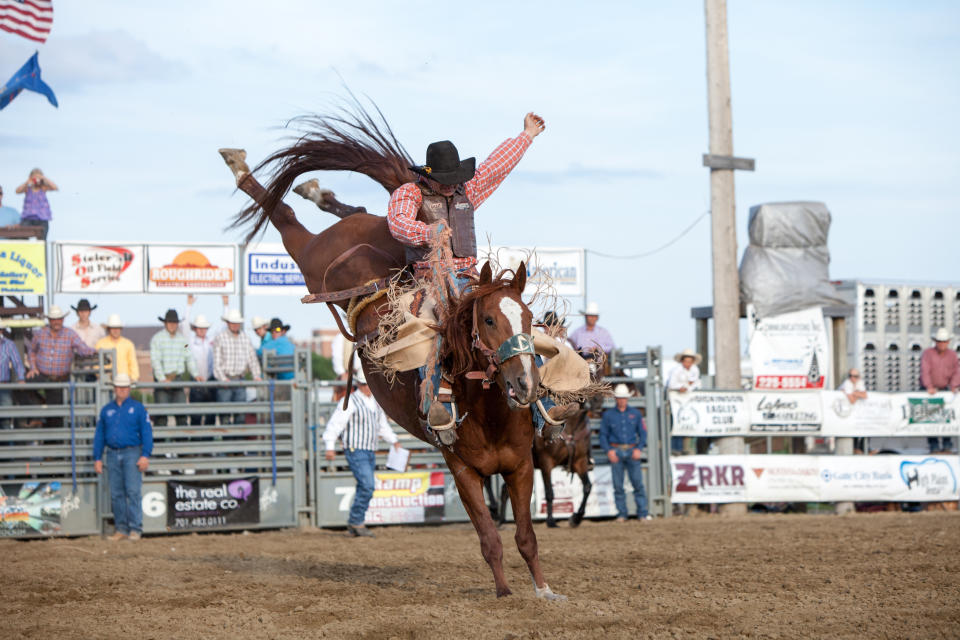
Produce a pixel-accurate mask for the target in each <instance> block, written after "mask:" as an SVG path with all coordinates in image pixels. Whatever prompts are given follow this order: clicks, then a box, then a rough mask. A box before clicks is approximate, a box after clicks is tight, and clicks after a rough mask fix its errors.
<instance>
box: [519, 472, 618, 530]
mask: <svg viewBox="0 0 960 640" xmlns="http://www.w3.org/2000/svg"><path fill="white" fill-rule="evenodd" d="M588 476H589V478H590V484H591V487H590V495H589V496H587V507H586V510H585V511H584V517H586V518H604V517H608V516H615V515H617V505H616V504H615V503H614V501H613V477H612V475H611V469H610V467H609V466H607V465H601V466H598V467H596V468H595V469H594V470H593V471H590V472H588ZM550 480H551V484H553V517H554V518H556V519H558V520H560V519H562V518H569V517H570V516H571V515H573V513H574V512H575V511H576V510H577V509H579V508H580V503H581V502H582V501H583V483H581V482H580V478H579V477H578V476H576V475H571V474H570V473H569V472H567V471H566V470H565V469H561V468H559V467H555V468H554V469H553V472H552V474H551V476H550ZM625 486H626V487H627V488H628V490H629V487H630V483H629V482H626V483H625ZM533 505H534V510H533V517H534V519H545V518H546V517H547V495H546V492H545V491H544V486H543V474H541V473H536V474H534V486H533Z"/></svg>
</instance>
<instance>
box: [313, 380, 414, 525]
mask: <svg viewBox="0 0 960 640" xmlns="http://www.w3.org/2000/svg"><path fill="white" fill-rule="evenodd" d="M354 383H355V384H356V386H357V389H356V391H354V392H353V394H351V396H350V402H349V406H348V407H347V408H346V409H344V408H343V404H342V403H338V404H337V408H336V409H335V410H334V412H333V414H332V415H331V416H330V419H329V420H328V421H327V427H326V429H324V431H323V442H324V443H325V444H326V459H327V460H334V459H335V458H336V457H337V453H336V442H337V439H338V438H339V439H340V440H341V441H342V442H343V455H344V457H345V458H346V459H347V464H348V465H350V471H352V472H353V477H354V478H356V480H357V490H356V493H354V495H353V504H352V505H351V506H350V515H349V517H348V518H347V531H348V532H349V533H350V535H351V536H355V537H357V536H362V537H373V534H372V533H371V532H370V530H369V529H367V527H366V526H364V524H363V521H364V520H365V519H366V514H367V507H368V506H369V504H370V498H372V497H373V489H374V485H375V478H374V475H373V471H374V468H375V467H376V450H377V439H378V438H383V439H384V440H386V441H387V442H388V443H389V444H392V445H393V447H394V448H395V449H399V448H400V442H399V441H398V440H397V434H395V433H394V432H393V429H391V428H390V423H389V422H387V416H386V414H385V413H384V412H383V409H381V408H380V405H379V404H377V401H376V399H374V397H373V393H372V392H371V391H370V387H368V386H367V381H366V378H364V375H363V372H362V371H360V372H357V373H356V374H354Z"/></svg>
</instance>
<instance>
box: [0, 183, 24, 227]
mask: <svg viewBox="0 0 960 640" xmlns="http://www.w3.org/2000/svg"><path fill="white" fill-rule="evenodd" d="M18 224H20V212H19V211H17V210H16V209H14V208H13V207H5V206H3V188H2V187H0V227H12V226H14V225H18Z"/></svg>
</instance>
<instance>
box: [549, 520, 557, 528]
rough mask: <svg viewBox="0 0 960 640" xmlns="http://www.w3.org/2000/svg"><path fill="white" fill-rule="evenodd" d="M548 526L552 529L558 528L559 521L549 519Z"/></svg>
mask: <svg viewBox="0 0 960 640" xmlns="http://www.w3.org/2000/svg"><path fill="white" fill-rule="evenodd" d="M547 527H549V528H550V529H556V528H557V521H556V520H547Z"/></svg>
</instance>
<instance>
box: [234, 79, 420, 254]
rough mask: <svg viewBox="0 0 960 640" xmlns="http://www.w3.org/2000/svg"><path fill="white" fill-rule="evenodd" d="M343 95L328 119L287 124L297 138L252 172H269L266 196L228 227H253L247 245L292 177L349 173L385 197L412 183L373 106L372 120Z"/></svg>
mask: <svg viewBox="0 0 960 640" xmlns="http://www.w3.org/2000/svg"><path fill="white" fill-rule="evenodd" d="M347 93H348V94H349V98H345V99H344V100H343V101H342V105H341V106H339V107H337V108H336V109H335V110H334V112H333V113H332V114H330V115H321V114H313V115H305V116H299V117H297V118H293V119H292V120H290V121H289V122H288V123H287V126H290V125H291V124H295V125H296V127H297V128H298V129H299V130H300V131H301V132H302V135H301V136H300V137H299V138H297V139H296V141H295V142H294V143H293V144H292V145H290V146H289V147H286V148H284V149H280V150H279V151H277V152H275V153H274V154H272V155H270V156H269V157H267V158H266V159H265V160H264V161H263V162H261V163H260V164H258V165H257V166H256V167H255V168H254V169H253V172H254V173H257V172H260V171H263V170H265V169H267V168H268V167H271V168H270V173H271V174H272V177H271V178H270V180H269V181H268V182H267V183H266V185H265V186H266V190H267V194H266V196H265V197H264V199H263V201H262V202H261V203H259V204H258V203H256V202H254V203H253V204H251V205H249V206H248V207H246V208H245V209H243V211H241V212H240V213H238V214H237V215H236V216H235V217H234V220H233V222H232V223H231V225H230V226H231V227H241V226H243V225H245V224H247V223H248V222H251V221H252V222H254V226H253V228H252V229H251V230H250V233H248V234H247V238H246V241H247V242H249V241H250V240H252V239H253V238H254V236H256V235H257V233H259V232H260V230H261V229H262V228H263V226H264V225H265V224H266V223H267V221H268V220H269V219H270V213H269V212H271V211H273V210H274V209H276V207H277V206H278V205H279V204H280V202H281V201H282V200H283V198H284V196H286V195H287V192H288V191H289V190H290V187H291V186H292V185H293V182H294V181H295V180H296V179H297V177H298V176H301V175H303V174H304V173H307V172H309V171H355V172H357V173H362V174H365V175H367V176H369V177H371V178H373V179H374V180H376V181H377V182H378V183H379V184H380V185H381V186H382V187H383V188H384V189H386V190H387V191H388V192H390V193H393V192H394V190H396V189H397V187H399V186H400V185H402V184H404V183H407V182H411V181H412V180H414V179H416V174H414V173H413V172H412V171H410V166H411V165H413V160H411V158H410V154H409V153H407V150H406V149H404V148H403V145H401V144H400V142H399V141H398V140H397V138H396V136H395V135H394V133H393V130H392V129H391V128H390V125H389V124H388V123H387V120H386V118H384V116H383V113H382V112H381V111H380V108H379V107H377V105H376V103H374V102H373V101H372V100H371V101H370V102H371V104H372V105H373V110H374V111H376V115H371V114H370V113H369V112H368V111H367V110H366V109H364V107H363V105H362V104H361V103H360V101H359V100H358V99H357V98H356V96H354V95H353V93H352V92H350V90H349V89H348V90H347Z"/></svg>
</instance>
